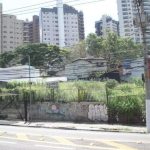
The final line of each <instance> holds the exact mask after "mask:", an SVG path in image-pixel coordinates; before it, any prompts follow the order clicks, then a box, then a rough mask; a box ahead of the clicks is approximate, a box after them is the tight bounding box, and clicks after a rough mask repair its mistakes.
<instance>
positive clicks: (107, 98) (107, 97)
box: [106, 87, 110, 123]
mask: <svg viewBox="0 0 150 150" xmlns="http://www.w3.org/2000/svg"><path fill="white" fill-rule="evenodd" d="M106 100H107V113H108V123H110V113H109V96H108V89H107V87H106Z"/></svg>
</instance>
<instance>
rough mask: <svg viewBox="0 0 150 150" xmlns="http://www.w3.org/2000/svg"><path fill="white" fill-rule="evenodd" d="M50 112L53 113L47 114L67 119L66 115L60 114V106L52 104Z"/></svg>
mask: <svg viewBox="0 0 150 150" xmlns="http://www.w3.org/2000/svg"><path fill="white" fill-rule="evenodd" d="M50 111H51V112H46V114H49V115H52V116H61V117H63V118H65V115H64V114H62V113H61V112H60V109H59V106H58V104H52V105H51V106H50Z"/></svg>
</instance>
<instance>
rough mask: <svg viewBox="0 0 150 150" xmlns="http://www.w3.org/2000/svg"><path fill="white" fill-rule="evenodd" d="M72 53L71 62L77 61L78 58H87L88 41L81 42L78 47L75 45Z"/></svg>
mask: <svg viewBox="0 0 150 150" xmlns="http://www.w3.org/2000/svg"><path fill="white" fill-rule="evenodd" d="M70 49H71V52H70V60H71V61H72V60H75V59H78V58H85V57H86V54H87V51H86V41H84V40H83V41H79V42H78V43H77V44H76V45H73V46H72V47H71V48H70Z"/></svg>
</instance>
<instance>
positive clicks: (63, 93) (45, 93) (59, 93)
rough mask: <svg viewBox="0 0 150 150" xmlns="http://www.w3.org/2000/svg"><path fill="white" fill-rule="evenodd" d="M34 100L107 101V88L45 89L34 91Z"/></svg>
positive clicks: (32, 93)
mask: <svg viewBox="0 0 150 150" xmlns="http://www.w3.org/2000/svg"><path fill="white" fill-rule="evenodd" d="M31 95H32V100H33V102H36V101H42V102H44V101H49V102H64V103H67V102H106V91H105V89H77V88H75V89H63V90H59V89H43V90H42V93H41V91H39V90H37V91H32V92H31Z"/></svg>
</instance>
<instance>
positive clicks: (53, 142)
mask: <svg viewBox="0 0 150 150" xmlns="http://www.w3.org/2000/svg"><path fill="white" fill-rule="evenodd" d="M95 149H98V150H118V149H122V150H150V134H136V133H120V132H95V131H80V130H60V129H47V128H31V127H13V126H0V150H95Z"/></svg>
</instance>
